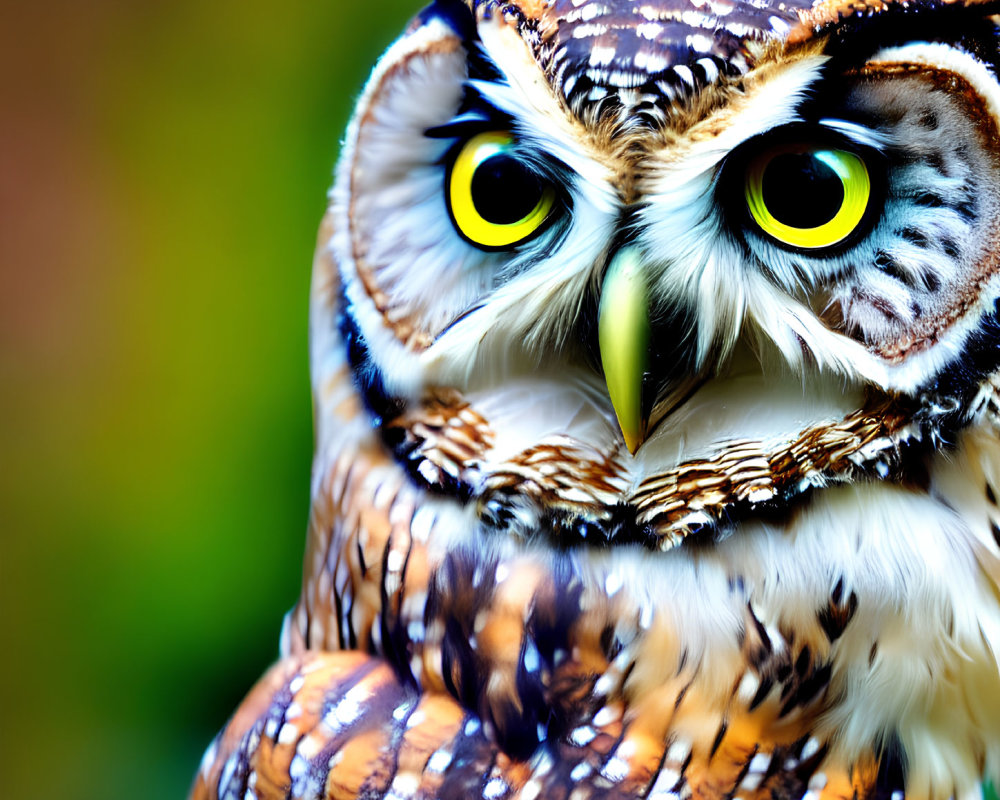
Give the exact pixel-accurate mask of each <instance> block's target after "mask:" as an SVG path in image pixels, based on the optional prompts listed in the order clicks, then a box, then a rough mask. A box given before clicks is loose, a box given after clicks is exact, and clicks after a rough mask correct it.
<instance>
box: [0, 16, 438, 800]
mask: <svg viewBox="0 0 1000 800" xmlns="http://www.w3.org/2000/svg"><path fill="white" fill-rule="evenodd" d="M5 5H7V6H8V7H7V8H5V9H4V14H3V19H4V22H3V24H2V25H0V76H2V77H0V219H2V222H0V382H2V383H0V385H2V387H3V391H2V393H0V452H2V455H3V458H2V460H0V512H2V520H3V529H2V534H0V542H2V545H0V548H2V549H0V602H2V606H0V609H2V614H0V619H2V620H3V631H2V634H3V642H4V648H3V653H4V658H3V659H2V660H0V663H2V666H0V686H2V687H3V688H2V694H0V703H2V708H3V713H2V715H0V745H2V747H0V753H2V755H0V768H2V774H3V775H4V781H3V784H4V789H3V791H2V794H3V796H5V797H17V798H55V797H67V798H83V799H84V800H88V799H89V798H95V799H96V798H103V799H104V800H107V799H108V798H137V797H142V798H148V799H149V800H159V798H164V800H165V799H166V798H178V797H183V796H184V794H185V793H186V791H187V788H188V786H189V783H190V781H191V778H192V776H193V774H194V771H195V769H196V767H197V764H198V761H199V758H200V755H201V752H202V750H203V749H204V747H205V746H206V745H207V744H208V742H209V740H210V738H211V737H212V736H213V735H214V733H215V731H216V730H217V729H218V728H219V727H221V725H222V724H223V723H224V722H225V719H226V717H227V716H228V715H229V714H230V713H231V711H232V710H233V708H234V707H235V706H236V704H237V703H238V702H239V700H240V698H241V697H242V696H243V694H244V693H245V692H246V691H247V690H248V689H249V687H250V686H251V685H252V683H253V682H254V680H256V678H257V677H258V676H259V675H260V674H261V673H262V672H263V670H264V669H265V668H266V667H267V665H268V664H269V663H270V662H271V661H272V660H273V659H274V657H275V654H276V648H277V637H278V632H279V629H280V625H281V618H282V615H283V613H284V612H285V611H286V610H287V609H288V608H289V607H290V606H291V605H292V603H293V602H294V600H295V597H296V595H297V593H298V585H299V580H300V574H301V553H302V547H303V543H304V535H305V522H306V515H307V511H308V487H309V462H310V457H311V445H312V442H311V411H310V399H309V386H308V374H307V365H308V361H307V342H306V331H307V300H308V297H307V295H308V286H309V271H310V263H311V258H312V250H313V245H314V242H315V235H316V229H317V225H318V223H319V220H320V217H321V216H322V213H323V209H324V205H325V199H326V190H327V189H328V186H329V183H330V175H331V170H332V167H333V164H334V160H335V158H336V154H337V143H338V141H339V139H340V136H341V134H342V131H343V129H344V127H345V125H346V122H347V119H348V114H349V112H350V107H351V103H352V101H353V98H354V97H356V96H357V93H358V92H359V91H360V88H361V86H362V85H363V82H364V80H365V78H366V76H367V74H368V72H369V70H370V69H371V66H372V64H373V62H374V59H375V58H376V57H377V55H378V54H379V53H380V52H381V51H382V50H383V49H384V48H385V47H386V46H387V45H388V43H389V42H390V41H391V40H392V38H393V37H394V36H395V35H396V34H397V33H398V32H399V31H400V30H401V29H402V27H403V25H404V24H405V21H406V20H407V19H408V18H409V16H411V14H412V13H413V12H414V11H415V10H417V8H418V7H419V0H395V1H390V0H382V2H379V3H368V4H361V3H347V2H344V0H326V2H314V1H308V2H307V0H292V1H291V2H287V3H284V4H280V5H273V4H269V3H268V4H265V3H262V2H253V1H252V0H251V2H245V1H244V2H239V3H237V2H234V1H233V0H218V1H217V2H210V3H202V2H193V1H192V0H180V1H179V2H165V1H164V0H146V2H143V3H127V2H123V1H122V0H118V1H115V0H97V1H96V2H92V3H74V2H69V0H55V2H50V3H45V4H14V3H8V4H5Z"/></svg>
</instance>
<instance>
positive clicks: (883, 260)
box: [874, 250, 917, 289]
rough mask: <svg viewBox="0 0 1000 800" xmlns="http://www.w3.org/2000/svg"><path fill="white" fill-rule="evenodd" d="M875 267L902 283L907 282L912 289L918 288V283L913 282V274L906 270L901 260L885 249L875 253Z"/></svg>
mask: <svg viewBox="0 0 1000 800" xmlns="http://www.w3.org/2000/svg"><path fill="white" fill-rule="evenodd" d="M874 263H875V267H876V268H877V269H878V270H879V271H880V272H884V273H885V274H886V275H888V276H889V277H890V278H895V279H896V280H897V281H899V282H900V283H902V284H905V285H906V286H908V287H909V288H911V289H916V288H917V287H916V285H915V284H914V283H913V278H912V276H911V275H910V274H909V273H907V272H906V270H904V269H903V268H902V267H901V266H900V264H899V262H898V261H897V260H896V259H895V258H893V257H892V256H891V255H889V253H887V252H885V250H879V251H878V252H877V253H876V254H875V262H874Z"/></svg>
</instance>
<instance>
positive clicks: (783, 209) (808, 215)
mask: <svg viewBox="0 0 1000 800" xmlns="http://www.w3.org/2000/svg"><path fill="white" fill-rule="evenodd" d="M761 192H762V193H763V196H764V198H763V199H764V205H765V206H766V207H767V210H768V211H770V212H771V215H772V216H773V217H774V218H775V219H776V220H778V222H783V223H784V224H785V225H790V226H791V227H793V228H818V227H819V226H820V225H824V224H825V223H827V222H829V221H830V220H832V219H833V218H834V217H835V216H837V212H838V211H840V207H841V206H842V205H843V204H844V182H843V181H842V180H841V179H840V176H839V175H837V173H836V172H834V171H833V170H832V169H831V168H830V167H829V166H827V165H826V164H824V163H823V162H822V161H820V160H819V159H818V158H816V155H815V154H813V153H781V154H779V155H776V156H775V157H774V158H772V159H771V160H770V162H768V165H767V166H766V167H765V168H764V177H763V180H762V186H761Z"/></svg>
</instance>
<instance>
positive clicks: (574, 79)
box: [192, 0, 1000, 800]
mask: <svg viewBox="0 0 1000 800" xmlns="http://www.w3.org/2000/svg"><path fill="white" fill-rule="evenodd" d="M995 6H996V4H995V3H992V2H984V3H974V2H964V3H963V2H952V3H937V2H916V1H915V0H909V1H908V2H902V1H901V0H900V1H899V2H883V1H882V0H879V2H866V1H865V0H862V2H855V3H844V2H832V1H831V0H826V2H816V3H808V2H804V1H803V0H791V2H782V3H774V2H767V0H761V2H756V1H755V0H634V1H633V0H508V1H507V2H501V1H500V0H468V2H460V0H438V2H435V3H434V4H432V5H431V6H430V7H429V8H428V9H426V10H425V11H423V12H421V13H420V14H419V15H418V16H417V17H416V18H415V20H414V22H413V23H412V24H411V26H410V28H409V29H408V30H407V32H406V33H405V34H404V36H403V37H402V38H401V39H400V40H399V41H398V42H397V43H396V44H395V45H394V46H393V47H392V48H391V49H390V51H389V52H388V53H387V55H386V56H385V58H384V59H383V60H382V62H381V63H380V64H379V66H378V67H377V68H376V70H375V73H374V74H373V76H372V79H371V81H370V82H369V85H368V88H367V89H366V92H365V94H364V95H363V96H362V98H361V99H360V101H359V103H358V109H357V112H356V115H355V118H354V121H353V123H352V125H351V128H350V130H349V132H348V136H347V139H346V142H345V146H344V152H343V154H342V157H341V163H340V167H339V171H338V177H337V185H336V186H335V188H334V191H333V194H332V202H331V206H330V210H329V212H328V214H327V218H326V221H325V222H324V226H323V229H322V230H321V234H320V246H319V249H318V255H317V259H316V263H315V266H314V280H313V293H312V306H311V339H312V342H311V348H312V374H313V389H314V394H315V398H316V427H317V437H316V458H315V462H314V472H313V485H312V511H311V516H310V524H309V538H308V545H307V550H306V556H305V566H304V579H303V591H302V596H301V598H300V600H299V603H298V604H297V606H296V607H295V608H294V609H293V610H292V612H290V614H289V616H288V618H287V620H286V625H285V629H284V631H283V633H282V637H281V654H282V658H281V660H280V661H279V663H278V664H277V665H276V666H275V667H274V668H273V669H272V670H271V671H270V672H269V673H268V674H267V675H266V676H265V677H264V678H263V679H262V681H261V682H260V684H259V685H258V686H257V687H256V688H255V689H254V690H253V692H252V693H251V694H250V695H249V696H248V698H247V699H246V700H245V701H244V703H243V705H242V706H241V707H240V708H239V709H238V710H237V712H236V714H235V715H234V717H233V719H232V720H231V721H230V722H229V723H228V725H227V726H226V728H225V729H224V730H223V731H222V733H220V735H219V737H218V738H217V739H216V741H215V742H214V743H213V744H212V745H211V747H210V748H209V750H208V752H207V753H206V757H205V760H204V762H203V766H202V768H201V769H200V771H199V773H198V776H197V778H196V782H195V786H194V789H193V794H192V797H193V798H196V799H197V800H201V798H215V797H218V798H228V797H233V798H239V799H240V800H243V798H252V797H259V798H276V797H282V798H284V797H294V798H320V797H328V798H338V800H340V799H341V798H343V800H348V799H349V798H410V797H419V798H435V797H440V798H468V797H473V796H475V797H482V798H485V800H501V798H512V797H519V798H524V800H534V798H540V797H544V798H572V799H573V800H584V798H588V797H598V796H600V797H638V796H642V797H650V798H663V800H668V798H669V800H683V799H684V798H688V797H695V798H704V799H705V800H713V799H714V798H723V797H727V798H730V797H739V798H743V799H744V800H754V799H755V798H759V800H765V798H770V799H773V800H785V799H786V798H795V800H798V798H808V800H832V798H854V797H858V798H883V797H885V798H890V797H895V796H897V794H898V793H904V792H905V794H906V795H907V796H909V797H910V798H912V799H913V800H924V799H925V798H926V799H927V800H944V798H947V797H952V796H955V797H958V796H961V797H963V798H965V797H969V798H971V797H972V795H973V793H975V792H977V791H978V783H979V780H980V779H981V778H982V777H983V776H987V777H992V778H994V779H996V778H997V777H998V775H1000V670H998V667H997V657H996V654H997V652H998V650H1000V527H998V525H1000V507H998V503H997V492H998V491H1000V440H998V430H1000V400H998V390H1000V378H998V374H1000V373H998V370H1000V324H998V318H997V314H998V311H997V307H996V302H997V299H998V297H1000V278H998V277H997V275H998V272H1000V269H998V267H1000V264H998V256H997V253H998V252H1000V250H998V248H997V247H996V243H997V242H998V241H1000V223H998V220H1000V153H998V150H1000V147H998V145H1000V129H998V127H997V112H998V110H1000V85H998V83H997V61H998V52H997V33H996V26H995V23H994V21H993V19H992V17H991V16H990V15H991V14H993V13H994V12H996V11H998V10H1000V9H998V8H997V7H995ZM497 131H499V132H500V134H502V135H501V136H499V137H497V136H496V135H495V134H496V133H497ZM483 132H486V133H487V134H488V136H487V139H486V140H484V141H487V142H488V145H487V146H488V147H492V148H494V149H493V150H489V153H493V154H494V155H490V156H489V158H497V156H496V155H495V153H496V152H500V153H501V154H502V156H503V158H508V162H504V164H505V166H504V168H506V169H510V168H511V167H510V164H509V161H510V160H511V159H513V160H514V161H517V162H518V163H519V164H527V165H528V167H526V168H524V169H527V172H522V173H518V175H519V177H518V180H519V181H520V182H519V183H517V184H516V185H517V186H518V187H519V188H520V189H521V190H523V191H537V193H538V197H539V198H541V199H539V200H538V204H539V205H538V207H544V208H545V209H546V210H545V213H544V214H543V215H541V216H544V221H543V222H539V224H538V225H537V229H532V230H531V231H530V233H529V234H528V235H526V236H524V237H523V238H521V239H518V240H516V241H513V242H512V243H511V244H510V245H509V246H497V245H494V244H493V243H492V240H491V243H490V244H489V246H486V245H484V244H483V242H477V241H476V239H475V236H476V233H475V231H477V230H480V229H483V228H484V227H489V225H493V226H494V227H500V228H502V227H503V225H507V226H508V227H509V226H516V225H517V224H521V223H522V222H523V220H518V219H517V216H518V214H520V213H522V212H520V211H519V212H517V214H510V215H509V216H510V219H508V217H507V216H505V212H504V210H503V209H499V210H498V209H497V208H495V207H494V206H492V205H489V204H488V203H487V204H485V205H484V206H483V207H484V208H485V207H486V206H489V213H488V214H487V213H486V212H482V213H483V214H484V215H485V216H484V219H485V223H483V224H480V223H482V220H480V221H479V222H477V223H476V224H477V225H480V227H479V228H475V227H473V228H466V227H463V217H462V215H463V214H466V213H468V212H467V210H463V208H464V207H463V206H461V205H458V203H459V202H460V200H458V199H456V198H458V197H460V195H458V194H455V193H454V192H453V193H452V194H448V193H449V192H451V191H452V188H453V183H454V182H455V181H456V180H457V178H456V177H455V176H456V175H460V174H461V171H460V169H459V168H458V167H457V166H456V164H458V163H459V162H460V160H461V159H462V158H464V157H465V156H464V154H465V152H466V150H467V148H468V147H469V146H470V142H476V141H478V139H477V136H479V134H481V133H483ZM490 136H493V138H489V137H490ZM497 142H499V144H497ZM817 143H819V144H817ZM495 148H500V149H499V150H496V149H495ZM504 148H507V149H506V150H505V149H504ZM816 153H819V154H821V156H822V158H824V159H829V158H834V159H837V158H839V159H840V161H838V162H837V164H838V169H841V170H842V171H841V172H838V173H837V174H838V175H840V176H841V177H840V180H841V181H842V182H843V189H842V196H841V199H840V200H839V201H838V202H841V204H842V206H846V204H847V203H848V195H849V194H850V192H849V189H850V191H854V192H857V191H858V190H857V189H856V187H855V186H854V184H849V183H848V180H849V177H850V176H854V177H856V176H857V175H860V174H862V173H863V180H862V183H863V184H864V186H865V187H866V189H865V191H867V192H868V194H866V195H864V200H863V203H862V205H861V207H860V211H859V212H858V214H857V219H856V220H854V222H852V227H851V230H850V231H849V232H848V233H847V234H844V236H843V237H842V238H841V239H837V240H835V241H833V242H830V243H823V244H816V243H815V242H814V239H815V236H817V235H818V234H816V233H815V231H816V230H820V229H823V230H825V229H826V228H824V226H827V225H828V223H827V222H821V224H818V225H815V226H812V227H810V226H808V225H804V226H799V229H801V230H804V231H805V233H804V234H802V235H803V236H805V237H806V238H804V239H801V240H799V239H795V240H792V239H789V241H784V240H783V239H781V236H783V235H785V233H784V232H786V231H788V230H790V229H792V228H796V226H795V225H793V224H789V223H788V222H787V220H792V221H793V222H794V220H796V219H798V218H799V217H798V216H797V215H798V214H799V211H800V209H799V208H798V206H801V205H806V206H808V203H809V202H810V198H809V196H805V197H803V198H800V197H798V196H796V197H793V198H792V200H791V201H787V200H783V199H781V198H779V199H778V206H779V207H780V209H781V211H780V214H779V215H778V216H779V217H781V220H779V222H781V224H780V225H772V224H771V222H768V221H766V220H767V219H768V218H767V217H766V215H765V217H763V218H762V217H759V216H754V215H755V214H757V211H755V210H753V207H752V205H753V204H752V202H751V190H750V188H746V187H750V186H751V183H752V176H753V175H754V174H756V173H755V172H754V170H755V169H758V167H756V166H755V165H756V164H764V166H762V167H759V171H760V173H761V174H763V175H764V176H765V178H766V179H767V180H770V181H771V183H770V184H768V186H771V187H772V188H771V189H769V190H768V191H770V195H769V198H770V199H769V200H767V203H770V202H772V201H774V200H775V197H776V195H775V191H777V190H775V189H774V188H773V187H774V185H775V183H774V180H775V179H774V178H767V175H768V174H771V175H773V174H774V172H773V171H772V172H771V173H767V170H776V169H779V167H780V169H783V170H785V172H784V173H782V175H783V176H785V177H786V178H788V180H789V181H792V182H793V183H794V181H795V180H799V179H802V180H806V179H804V178H802V176H801V175H799V174H798V173H795V172H794V170H796V169H798V168H799V167H798V166H796V165H798V164H800V163H801V162H802V158H803V154H805V155H806V156H807V157H809V158H812V157H813V156H814V155H815V154H816ZM831 153H833V154H834V155H833V156H831V155H830V154H831ZM844 153H846V155H844ZM810 154H812V155H810ZM837 154H840V155H837ZM789 155H791V158H790V159H789V158H785V157H786V156H789ZM782 159H785V160H782ZM796 159H798V160H796ZM487 161H488V159H487ZM476 163H477V164H479V163H480V162H476ZM481 163H487V162H486V161H483V162H481ZM494 163H499V162H494ZM823 163H833V162H827V161H824V162H823ZM775 164H777V165H779V167H774V166H772V165H775ZM810 164H813V162H810ZM859 164H861V165H862V166H860V167H859V166H858V165H859ZM845 165H846V166H845ZM520 168H521V167H519V169H520ZM475 169H479V166H476V167H475ZM498 169H499V167H498ZM810 169H814V170H815V169H819V168H818V167H815V164H813V166H810ZM852 170H853V172H852ZM525 175H527V176H528V177H527V178H525ZM788 175H791V177H788ZM845 176H848V177H845ZM501 177H502V174H501ZM806 177H807V178H808V180H809V181H814V183H808V181H806V183H805V184H803V185H808V186H809V187H813V186H819V187H820V188H822V187H823V184H822V183H821V182H819V183H816V181H819V179H818V178H816V177H815V174H814V173H810V175H809V176H806ZM828 177H829V176H828ZM765 178H761V179H760V180H761V181H763V180H764V179H765ZM850 179H851V180H854V178H853V177H852V178H850ZM494 180H499V179H494ZM744 184H745V186H744ZM525 187H527V188H525ZM545 187H549V188H548V189H546V188H545ZM470 191H471V190H470ZM817 191H819V190H817ZM823 191H826V189H823ZM545 192H548V194H546V193H545ZM446 194H447V195H448V197H447V198H446V197H445V195H446ZM744 198H745V199H744ZM480 200H481V198H480ZM480 200H477V201H476V202H480ZM510 200H511V202H513V203H514V204H515V205H516V203H517V202H518V197H516V196H514V197H512V198H510ZM491 202H492V201H491ZM767 203H765V205H767ZM546 204H547V205H546ZM474 205H475V203H474ZM478 209H479V206H476V207H475V211H476V213H480V211H479V210H478ZM807 212H808V208H807ZM862 212H863V213H862ZM768 213H770V212H769V211H768ZM834 213H835V215H834V216H833V217H831V220H830V222H829V225H833V224H834V222H835V221H836V220H837V219H839V218H840V216H839V215H840V214H841V211H840V210H836V211H835V212H834ZM489 214H492V215H494V217H495V218H496V219H498V220H501V221H502V224H501V223H499V222H495V221H494V220H493V219H492V218H489V219H487V217H489ZM541 216H540V217H539V219H541ZM807 216H808V213H807ZM524 219H530V214H529V215H528V216H526V217H524ZM761 219H764V220H765V221H763V222H762V221H761ZM782 220H784V221H782ZM772 222H773V220H772ZM769 225H770V226H771V227H768V226H769ZM799 229H796V230H799ZM491 230H492V229H491ZM470 231H471V232H470ZM800 232H801V231H800ZM501 233H502V231H501ZM792 233H793V234H794V235H796V236H798V235H799V233H796V232H795V231H793V232H792ZM491 235H492V234H491ZM789 235H792V234H789ZM809 237H812V238H809ZM629 270H632V271H631V272H630V271H629ZM635 274H639V275H641V278H638V279H637V278H634V277H628V278H623V277H621V276H622V275H630V276H634V275H635ZM629 281H632V283H629ZM623 286H625V289H624V290H622V287H623ZM635 286H639V287H640V288H639V289H636V288H635ZM621 291H624V294H623V295H622V296H623V297H626V298H627V300H628V302H632V301H635V302H637V303H638V305H637V306H636V307H638V308H639V309H640V311H639V312H635V313H633V312H631V311H630V312H629V314H625V313H624V312H622V311H620V309H619V308H617V307H613V308H611V310H610V311H609V310H608V305H609V304H610V303H611V301H610V300H608V299H607V298H609V297H612V296H615V297H617V296H618V294H616V292H621ZM630 292H631V294H630ZM636 298H638V300H637V299H636ZM630 308H631V307H630ZM616 312H617V313H618V316H620V317H628V318H629V319H631V318H632V317H635V316H639V317H642V319H640V320H639V321H640V322H641V323H643V324H644V325H645V328H644V329H643V330H645V331H646V333H642V336H646V335H647V334H648V342H647V339H645V338H641V337H640V339H637V340H636V341H642V342H643V347H647V345H648V347H647V350H648V352H646V351H644V352H641V353H638V355H635V354H630V355H629V356H628V358H631V357H632V355H635V358H636V361H635V366H634V367H633V368H631V372H632V373H634V375H633V377H634V378H635V379H636V380H637V381H638V384H637V385H638V389H637V391H636V392H635V393H634V395H630V394H629V391H630V389H629V387H628V386H625V388H624V389H623V388H622V387H621V386H620V385H619V383H618V378H617V377H616V375H617V374H618V372H619V371H620V370H621V366H620V364H618V363H613V362H614V361H615V359H613V358H612V357H611V356H610V355H609V353H611V352H612V350H611V349H610V348H611V345H609V344H607V343H606V340H605V334H606V333H607V335H608V336H609V337H611V339H612V340H614V337H616V336H625V337H626V338H628V337H629V336H633V335H636V336H638V335H639V334H636V333H635V331H631V332H629V331H626V333H621V332H620V331H619V330H618V328H619V327H620V326H624V327H625V328H629V326H630V325H632V322H628V321H626V322H624V323H621V322H620V321H618V320H616V318H615V314H616ZM609 329H613V330H611V332H610V333H608V330H609ZM640 333H641V332H640ZM630 341H632V340H630ZM615 352H617V351H615ZM625 360H627V359H625ZM625 372H626V378H627V375H628V373H629V370H628V369H626V370H625ZM626 382H627V381H626ZM633 388H634V387H633ZM630 398H631V399H630ZM629 403H633V405H634V408H632V407H630V406H629Z"/></svg>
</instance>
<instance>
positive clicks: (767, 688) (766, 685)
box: [748, 675, 774, 711]
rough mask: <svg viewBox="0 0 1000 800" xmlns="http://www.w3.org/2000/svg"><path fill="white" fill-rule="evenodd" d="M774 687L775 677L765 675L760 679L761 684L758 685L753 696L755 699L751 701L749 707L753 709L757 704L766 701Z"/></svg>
mask: <svg viewBox="0 0 1000 800" xmlns="http://www.w3.org/2000/svg"><path fill="white" fill-rule="evenodd" d="M773 687H774V678H772V677H771V676H770V675H765V676H764V677H762V678H761V679H760V686H758V687H757V693H756V694H755V695H754V696H753V700H751V701H750V705H749V706H748V709H749V710H750V711H753V710H754V709H755V708H757V706H759V705H760V704H761V703H763V702H764V698H766V697H767V696H768V695H769V694H770V693H771V689H772V688H773Z"/></svg>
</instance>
